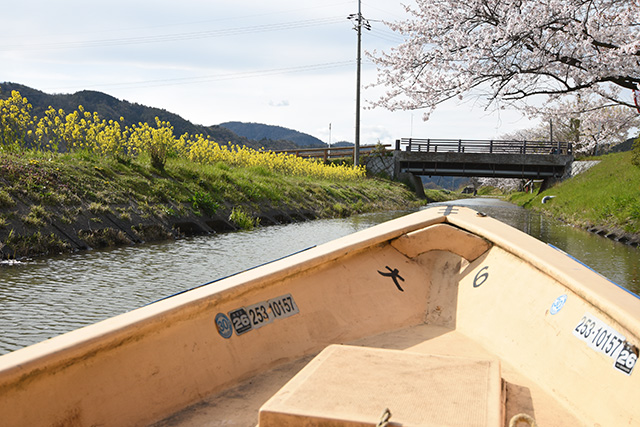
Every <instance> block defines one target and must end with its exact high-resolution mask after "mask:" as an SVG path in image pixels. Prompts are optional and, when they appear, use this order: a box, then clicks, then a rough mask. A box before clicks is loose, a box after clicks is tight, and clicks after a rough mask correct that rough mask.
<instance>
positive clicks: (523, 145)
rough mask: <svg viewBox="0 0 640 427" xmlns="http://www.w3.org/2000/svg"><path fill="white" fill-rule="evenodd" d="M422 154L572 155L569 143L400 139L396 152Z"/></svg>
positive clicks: (571, 147)
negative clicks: (403, 151)
mask: <svg viewBox="0 0 640 427" xmlns="http://www.w3.org/2000/svg"><path fill="white" fill-rule="evenodd" d="M403 148H404V150H405V151H410V152H414V153H415V152H423V153H451V152H453V153H484V154H563V155H572V154H573V144H572V143H571V142H559V141H558V142H556V141H510V140H464V139H421V138H402V139H398V140H396V150H402V149H403Z"/></svg>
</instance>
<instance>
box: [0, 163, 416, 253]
mask: <svg viewBox="0 0 640 427" xmlns="http://www.w3.org/2000/svg"><path fill="white" fill-rule="evenodd" d="M152 163H153V162H152V161H151V160H150V159H149V158H148V157H147V156H145V155H144V154H143V155H140V156H138V157H135V158H131V159H126V160H123V159H119V158H117V157H112V156H101V155H96V154H93V153H89V152H82V151H79V152H73V153H64V154H63V153H52V152H42V151H41V152H33V151H24V152H17V153H6V152H5V153H0V184H1V186H0V242H1V243H0V251H1V252H2V256H4V257H22V256H32V255H36V254H52V253H59V252H68V251H73V250H78V249H86V248H91V247H94V248H95V247H105V246H113V245H118V244H131V243H135V242H142V241H151V240H158V239H164V238H175V237H178V236H182V235H185V234H195V233H208V232H218V231H227V230H234V229H241V228H251V227H253V226H257V225H269V224H272V223H282V222H290V221H297V220H303V219H312V218H328V217H344V216H348V215H352V214H356V213H363V212H370V211H379V210H385V209H400V208H407V207H409V206H411V205H418V204H420V203H421V202H420V201H419V200H417V199H416V198H415V196H414V195H413V194H412V193H411V192H410V191H409V190H408V189H407V188H406V187H405V186H403V185H401V184H397V183H393V182H389V181H384V180H379V179H373V178H368V179H365V178H353V179H348V178H347V179H331V178H327V179H323V178H322V177H318V176H315V177H309V176H304V175H303V174H291V173H283V172H278V171H277V170H273V169H270V168H267V167H264V166H260V165H256V166H236V165H229V164H228V163H225V162H217V163H200V162H193V161H190V160H186V159H183V158H178V157H175V156H174V157H169V158H167V160H166V163H165V164H164V165H163V167H162V168H157V167H154V166H152Z"/></svg>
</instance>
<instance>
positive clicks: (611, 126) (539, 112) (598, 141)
mask: <svg viewBox="0 0 640 427" xmlns="http://www.w3.org/2000/svg"><path fill="white" fill-rule="evenodd" d="M605 103H606V102H605V101H603V100H602V99H598V98H596V97H594V96H590V97H587V99H584V97H581V96H578V97H573V98H567V99H565V100H562V101H558V102H556V103H554V104H553V105H547V106H546V107H545V108H529V109H527V112H528V114H529V116H530V117H531V118H539V119H541V124H540V126H538V127H535V128H531V129H522V130H519V131H516V132H513V133H511V134H508V135H503V136H501V138H503V139H514V140H530V141H548V140H549V139H550V138H551V137H553V139H554V140H555V141H566V142H573V149H574V152H575V153H576V154H585V155H595V154H601V153H602V152H603V151H606V149H607V148H609V147H611V146H613V145H616V144H619V143H621V142H623V141H625V140H626V139H628V138H629V136H630V135H633V134H637V130H638V127H640V115H638V113H637V112H636V111H635V110H633V109H631V108H626V107H623V106H619V105H615V106H610V105H609V106H603V104H605ZM552 132H553V136H552V135H551V133H552Z"/></svg>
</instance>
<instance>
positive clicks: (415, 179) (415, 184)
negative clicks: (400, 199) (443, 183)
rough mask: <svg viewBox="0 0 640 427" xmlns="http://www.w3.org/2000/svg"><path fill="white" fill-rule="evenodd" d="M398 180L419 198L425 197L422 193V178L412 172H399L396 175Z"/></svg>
mask: <svg viewBox="0 0 640 427" xmlns="http://www.w3.org/2000/svg"><path fill="white" fill-rule="evenodd" d="M397 179H398V181H400V182H404V183H406V184H407V185H408V186H409V187H410V188H411V189H412V190H413V191H414V192H415V193H416V196H418V197H419V198H421V199H426V197H427V196H426V195H425V194H424V185H422V179H420V177H419V176H418V175H414V174H412V173H400V174H398V177H397Z"/></svg>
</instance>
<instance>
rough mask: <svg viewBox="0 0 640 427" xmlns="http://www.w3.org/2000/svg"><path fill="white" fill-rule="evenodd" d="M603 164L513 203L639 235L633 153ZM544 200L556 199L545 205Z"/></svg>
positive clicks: (639, 173)
mask: <svg viewBox="0 0 640 427" xmlns="http://www.w3.org/2000/svg"><path fill="white" fill-rule="evenodd" d="M600 161H601V162H600V163H599V164H598V165H596V166H594V167H592V168H591V169H589V170H588V171H586V172H584V173H582V174H580V175H578V176H576V177H574V178H572V179H569V180H567V181H564V182H562V183H559V184H557V185H555V186H554V187H552V188H550V189H548V190H546V191H544V192H543V193H541V194H539V195H531V194H525V193H515V194H513V195H512V196H511V197H510V201H511V202H513V203H516V204H519V205H521V206H525V207H532V208H534V209H536V210H543V211H546V212H548V213H549V214H550V215H552V216H554V217H557V218H560V219H562V220H564V221H567V222H570V223H572V224H576V225H580V226H583V227H588V226H593V225H598V226H604V227H610V228H618V229H621V230H624V231H625V232H627V233H633V234H638V233H640V168H639V167H637V166H634V165H633V164H632V163H631V153H630V152H627V153H617V154H610V155H607V156H603V157H601V158H600ZM544 196H555V197H554V198H553V199H552V200H550V201H549V202H547V203H545V204H542V203H541V201H542V198H543V197H544Z"/></svg>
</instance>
